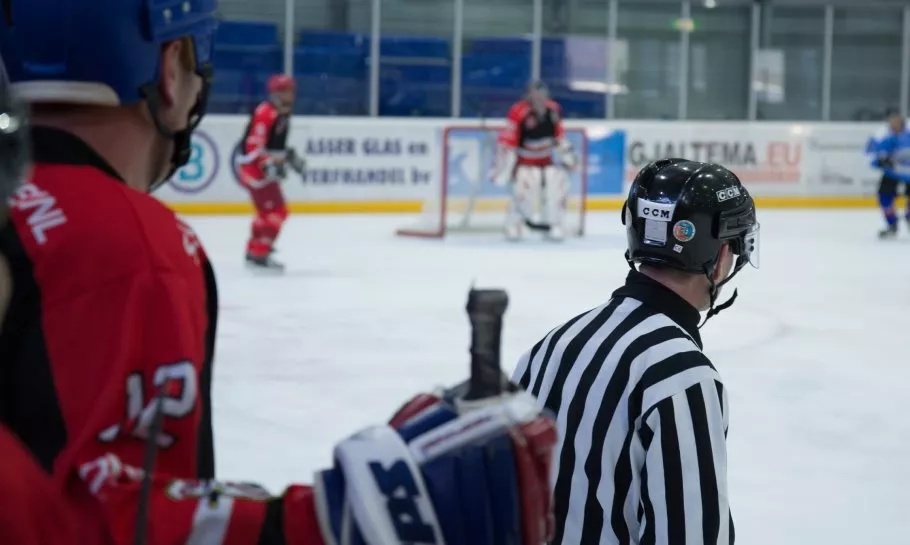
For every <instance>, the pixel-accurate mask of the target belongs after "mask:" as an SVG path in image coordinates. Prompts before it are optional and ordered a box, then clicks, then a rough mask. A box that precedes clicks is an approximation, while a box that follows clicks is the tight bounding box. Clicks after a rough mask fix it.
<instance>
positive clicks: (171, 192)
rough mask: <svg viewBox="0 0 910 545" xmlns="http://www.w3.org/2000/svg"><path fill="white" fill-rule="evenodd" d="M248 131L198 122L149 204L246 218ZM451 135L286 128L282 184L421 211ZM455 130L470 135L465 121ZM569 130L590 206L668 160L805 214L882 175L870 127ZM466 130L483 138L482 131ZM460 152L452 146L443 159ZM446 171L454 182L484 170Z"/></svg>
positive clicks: (606, 125) (298, 120) (408, 122)
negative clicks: (707, 168) (241, 162)
mask: <svg viewBox="0 0 910 545" xmlns="http://www.w3.org/2000/svg"><path fill="white" fill-rule="evenodd" d="M247 122H248V119H247V118H246V117H245V116H210V117H207V118H206V119H205V120H204V121H203V123H202V125H201V126H200V128H199V129H198V130H197V131H196V133H195V134H194V136H193V142H192V154H191V157H190V160H189V163H188V164H187V165H186V166H184V167H183V168H181V169H180V170H179V171H178V172H177V173H176V174H175V175H174V177H173V179H172V180H170V181H169V182H168V183H167V184H166V185H165V187H163V188H162V189H161V190H160V191H159V192H158V193H156V195H157V196H158V197H159V198H161V199H162V200H164V201H166V202H171V203H175V204H184V203H186V204H187V206H185V207H183V209H184V210H192V211H206V210H209V211H212V212H217V211H225V210H237V211H240V210H246V208H243V207H248V202H249V198H248V195H247V193H246V191H245V190H244V189H243V187H241V186H240V184H239V182H238V177H237V175H236V173H235V170H236V169H235V164H234V163H235V161H236V157H237V155H238V154H239V151H240V150H239V149H238V147H237V146H238V143H239V142H240V139H241V137H242V136H243V133H244V130H245V129H246V125H247ZM491 123H492V122H491ZM453 125H455V124H454V123H453V122H452V120H448V119H403V118H376V119H370V118H340V117H327V118H311V117H295V118H294V119H293V121H292V125H291V133H290V138H289V141H288V143H289V145H290V146H293V147H294V148H296V149H297V151H299V152H300V153H301V155H303V157H304V158H305V160H306V163H307V169H306V172H305V173H304V174H303V175H302V176H300V175H297V174H295V173H291V174H290V175H289V177H288V179H287V180H285V181H284V191H285V194H286V197H287V200H288V201H289V202H291V203H292V204H293V203H298V204H300V205H301V206H304V207H305V208H306V209H307V210H312V211H319V210H321V209H323V208H324V209H326V210H329V209H331V210H344V209H345V206H347V205H346V204H345V203H351V206H350V207H349V208H351V209H352V210H356V211H369V210H372V209H375V210H377V211H379V210H383V211H393V210H401V211H405V210H415V209H419V206H420V203H421V202H424V201H426V200H427V199H428V198H433V197H438V195H439V192H440V191H441V188H442V185H441V184H442V180H443V168H444V167H443V162H444V161H445V155H444V153H443V149H442V148H443V142H442V139H443V135H444V134H453V133H452V130H451V127H452V126H453ZM458 126H462V127H467V128H470V127H472V125H471V124H470V123H469V120H460V121H459V123H458ZM567 126H568V127H570V128H574V129H580V130H583V131H585V133H586V135H587V140H588V161H587V169H588V170H587V179H588V194H589V195H590V196H591V197H618V196H621V195H622V194H623V193H624V192H625V188H627V187H628V184H629V182H631V180H632V179H633V178H634V176H635V175H636V174H637V173H638V171H639V170H640V169H641V168H642V167H643V166H644V165H646V164H647V163H648V162H650V161H654V160H657V159H662V158H667V157H683V158H686V159H690V160H694V161H704V162H714V163H720V164H722V165H724V166H726V167H727V168H730V169H731V170H733V171H734V172H735V173H736V174H737V175H738V176H739V177H740V178H741V179H742V180H743V182H744V183H745V184H746V185H747V186H748V187H749V188H750V190H751V191H752V193H753V194H754V195H755V196H759V197H771V198H783V199H787V198H790V197H799V198H800V200H801V202H807V203H808V202H809V201H807V200H806V199H813V198H817V197H818V198H828V199H830V198H832V197H833V198H840V197H843V198H845V199H853V201H856V202H860V200H858V199H859V197H862V196H868V195H872V194H874V192H875V188H876V186H877V184H878V178H879V176H880V173H879V172H877V171H876V170H874V169H872V168H871V167H870V166H869V159H868V157H867V156H866V155H865V153H864V151H865V148H866V143H867V142H868V139H869V137H870V136H871V135H873V134H875V133H876V132H880V130H881V129H882V127H883V124H880V123H806V124H793V123H783V122H759V123H748V122H675V121H613V122H603V121H576V120H572V121H567ZM476 127H477V131H480V132H481V133H482V131H483V130H485V128H488V127H485V126H484V125H482V124H477V125H476ZM447 128H449V130H448V131H446V129H447ZM468 142H469V143H470V139H469V140H468ZM462 144H464V142H460V143H459V141H456V142H454V143H453V142H450V151H452V149H451V145H462ZM456 147H457V146H456ZM455 151H458V150H455ZM458 157H460V155H459V154H458V153H455V154H453V155H452V156H451V157H450V159H452V160H455V159H458ZM447 168H449V170H450V171H451V172H454V173H456V174H457V172H459V170H458V169H459V168H470V169H471V171H472V172H473V171H475V170H478V169H479V171H484V170H485V169H486V166H485V165H472V164H468V163H464V164H455V165H453V164H449V165H448V166H447ZM450 181H451V179H450ZM816 200H818V199H816ZM845 202H846V201H845ZM863 202H864V201H863ZM355 203H356V206H355V205H354V204H355ZM810 204H811V203H810ZM374 205H375V206H374Z"/></svg>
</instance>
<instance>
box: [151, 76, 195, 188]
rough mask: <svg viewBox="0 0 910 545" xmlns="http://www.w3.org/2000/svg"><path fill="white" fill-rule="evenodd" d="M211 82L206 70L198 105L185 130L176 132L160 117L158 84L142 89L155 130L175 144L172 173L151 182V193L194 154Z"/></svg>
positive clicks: (191, 110) (188, 117)
mask: <svg viewBox="0 0 910 545" xmlns="http://www.w3.org/2000/svg"><path fill="white" fill-rule="evenodd" d="M210 80H211V76H210V72H209V71H208V70H206V71H205V74H203V75H202V89H201V90H200V91H199V95H198V96H197V97H196V103H195V104H193V107H192V108H190V111H189V113H188V114H187V116H186V117H187V119H186V126H185V127H184V128H183V129H180V130H176V131H175V130H172V129H170V128H168V127H166V126H165V125H164V123H162V121H161V117H160V116H159V115H158V114H159V112H160V110H161V99H160V96H159V95H158V90H157V87H156V84H155V83H149V84H148V85H145V86H144V87H143V88H142V94H143V96H144V97H145V100H146V102H147V103H148V108H149V113H150V114H151V117H152V121H154V123H155V130H157V131H158V134H160V135H161V136H163V137H164V138H167V139H170V140H171V141H172V142H173V143H174V151H173V152H172V153H171V165H170V167H171V168H170V171H169V172H168V173H167V175H166V176H164V178H162V179H160V180H153V181H152V182H151V184H150V185H149V193H151V192H153V191H155V190H156V189H158V188H159V187H161V186H162V185H164V183H165V182H167V181H168V180H170V179H171V177H172V176H173V175H174V174H176V173H177V170H178V169H179V168H180V167H182V166H183V165H185V164H187V162H189V160H190V155H191V153H192V139H193V131H194V130H196V127H197V126H198V125H199V121H200V120H201V119H202V115H203V114H204V113H205V108H206V103H207V101H208V100H207V99H208V93H209V86H210V83H211V81H210Z"/></svg>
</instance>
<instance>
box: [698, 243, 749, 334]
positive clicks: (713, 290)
mask: <svg viewBox="0 0 910 545" xmlns="http://www.w3.org/2000/svg"><path fill="white" fill-rule="evenodd" d="M748 262H749V260H748V259H745V258H743V257H742V256H740V257H738V258H736V267H734V269H733V272H732V273H730V276H728V277H726V278H724V279H723V280H722V281H721V282H720V283H719V284H716V283H715V282H714V275H713V274H712V273H713V270H714V268H715V267H717V264H716V263H715V264H714V266H712V267H711V268H710V269H709V268H708V266H707V265H705V276H706V277H708V282H710V283H711V285H710V286H709V287H708V296H709V297H710V298H711V305H710V306H709V307H708V314H706V315H705V319H704V320H702V322H701V325H699V326H698V329H701V328H703V327H704V326H705V324H706V323H708V320H710V319H711V318H713V317H715V316H717V315H718V314H719V313H720V311H722V310H726V309H728V308H730V307H731V306H733V303H734V302H735V301H736V296H737V295H739V291H738V290H735V289H734V290H733V295H731V296H730V298H729V299H727V300H726V301H724V302H723V303H721V304H719V305H717V306H714V305H715V303H716V302H717V295H718V293H719V292H720V288H721V287H723V285H724V284H726V283H727V282H729V281H730V280H733V277H734V276H736V275H737V273H739V271H741V270H743V267H745V266H746V263H748Z"/></svg>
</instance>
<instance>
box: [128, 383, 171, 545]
mask: <svg viewBox="0 0 910 545" xmlns="http://www.w3.org/2000/svg"><path fill="white" fill-rule="evenodd" d="M167 383H168V381H164V383H162V384H161V387H160V388H158V394H157V395H156V396H155V414H154V416H152V425H151V426H149V436H148V438H147V439H146V441H145V459H144V460H143V461H142V470H143V475H142V484H141V486H140V489H139V506H138V509H137V512H136V526H135V527H134V528H133V530H134V533H133V544H134V545H145V542H146V540H147V537H148V535H147V533H148V522H149V511H150V510H151V504H150V501H151V496H152V471H153V470H154V469H155V456H157V454H158V435H159V434H160V433H161V428H162V427H163V425H164V389H165V387H166V386H167Z"/></svg>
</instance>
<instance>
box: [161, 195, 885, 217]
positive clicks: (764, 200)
mask: <svg viewBox="0 0 910 545" xmlns="http://www.w3.org/2000/svg"><path fill="white" fill-rule="evenodd" d="M622 203H623V198H621V197H589V198H588V202H587V208H588V210H592V211H599V210H619V209H620V208H621V207H622ZM755 204H756V205H757V206H758V207H759V208H806V209H811V208H873V207H876V206H878V204H877V200H876V199H875V197H873V196H841V197H810V196H787V197H784V196H781V197H756V198H755ZM168 205H169V206H170V207H171V209H172V210H174V211H175V212H177V213H178V214H187V215H229V214H251V213H252V212H253V206H252V204H250V203H239V202H237V203H234V202H232V203H227V202H223V203H202V202H199V203H195V202H183V203H168ZM895 206H900V204H899V203H895ZM421 207H422V203H421V201H413V200H409V201H323V202H292V203H288V209H289V210H290V211H291V213H294V214H408V213H417V212H420V210H421ZM495 208H499V203H497V205H496V206H495Z"/></svg>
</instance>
